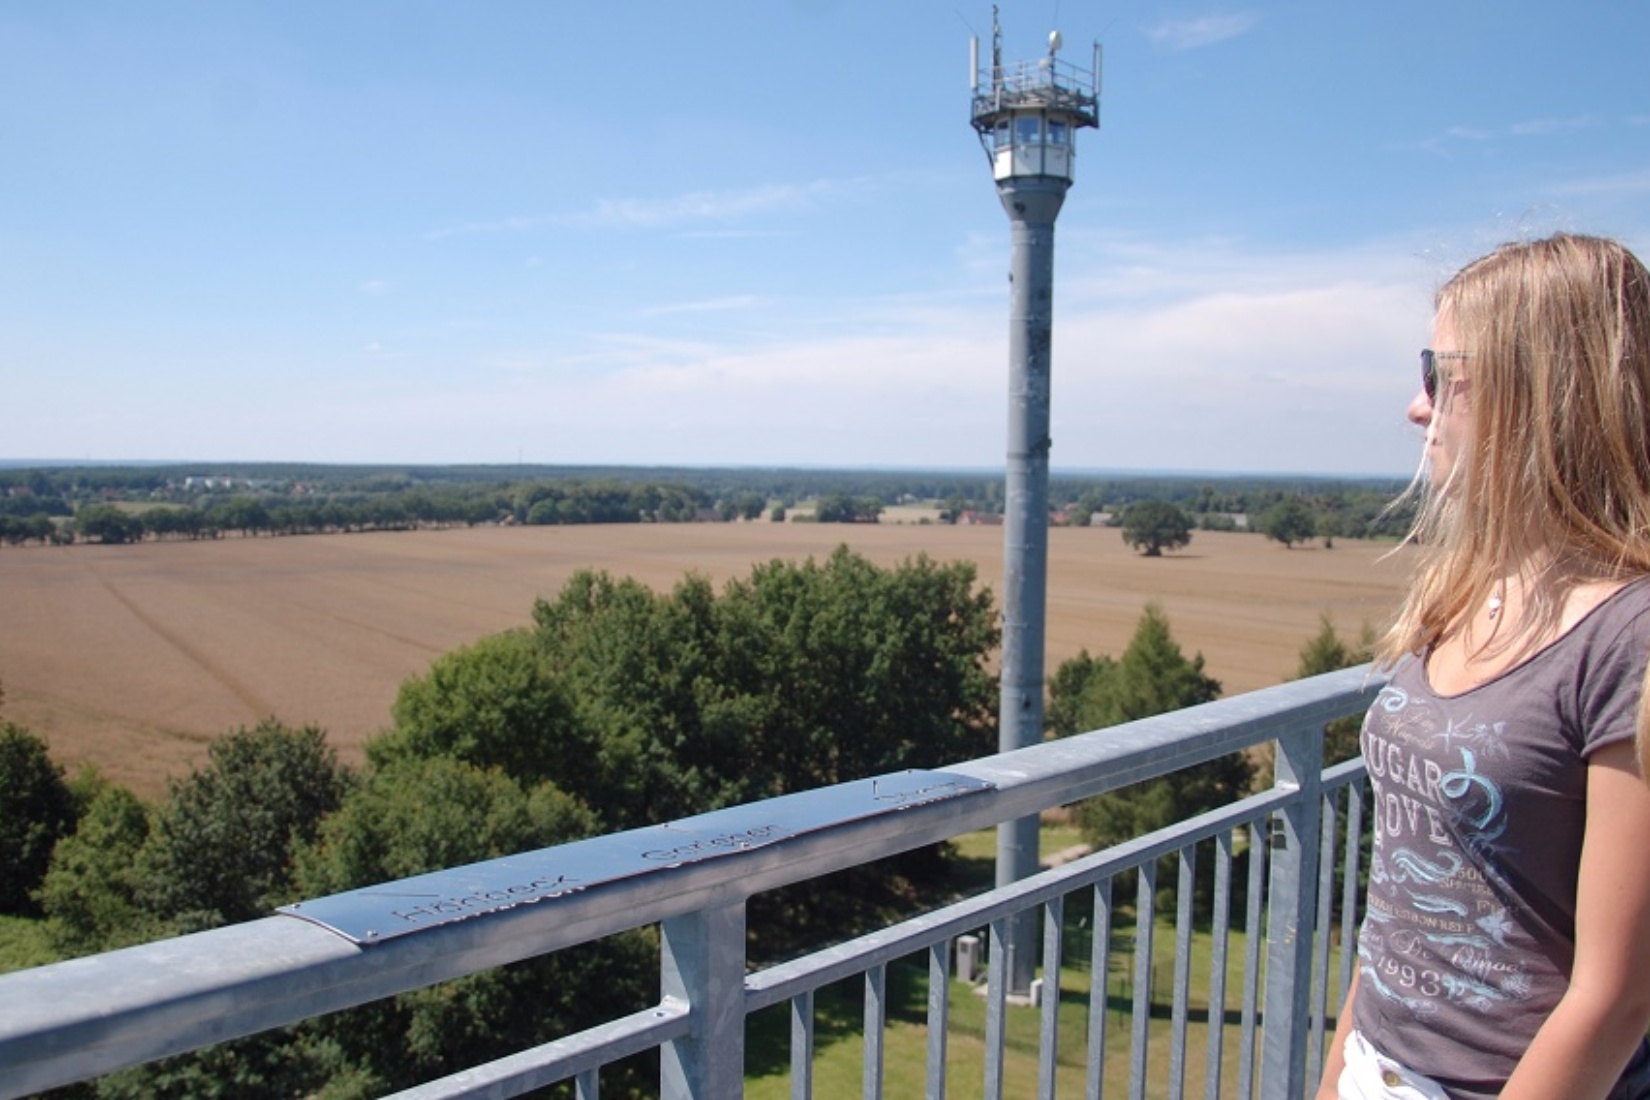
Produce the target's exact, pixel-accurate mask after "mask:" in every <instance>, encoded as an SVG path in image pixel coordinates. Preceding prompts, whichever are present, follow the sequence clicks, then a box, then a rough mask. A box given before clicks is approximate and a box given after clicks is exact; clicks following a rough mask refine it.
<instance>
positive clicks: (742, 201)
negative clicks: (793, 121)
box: [563, 179, 868, 229]
mask: <svg viewBox="0 0 1650 1100" xmlns="http://www.w3.org/2000/svg"><path fill="white" fill-rule="evenodd" d="M867 183H868V181H866V180H864V179H858V180H815V181H813V182H811V183H801V184H767V185H765V186H761V187H750V188H743V189H739V190H732V191H693V192H689V193H688V194H685V195H674V196H670V197H667V198H658V199H638V198H613V199H599V200H597V202H596V206H595V208H594V209H592V210H588V211H585V212H584V213H581V214H575V215H572V216H570V217H568V218H565V219H563V220H564V221H566V222H567V223H568V224H571V225H576V226H579V227H581V228H609V227H618V228H626V229H655V228H659V227H662V226H673V225H681V224H693V223H703V222H725V221H734V220H737V219H740V218H747V217H751V216H752V215H757V214H767V213H772V212H774V211H793V210H803V209H806V208H808V207H810V206H813V205H815V204H818V203H820V202H823V201H827V200H829V199H832V198H834V197H836V196H838V195H841V194H844V193H849V192H853V191H858V190H862V189H864V188H865V187H866V186H867Z"/></svg>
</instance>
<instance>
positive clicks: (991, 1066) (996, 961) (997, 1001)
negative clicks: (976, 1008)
mask: <svg viewBox="0 0 1650 1100" xmlns="http://www.w3.org/2000/svg"><path fill="white" fill-rule="evenodd" d="M988 943H989V946H988V951H989V952H990V957H989V958H988V959H987V960H986V967H985V1100H1003V1058H1004V1056H1005V1053H1006V1050H1005V1048H1006V1043H1007V1024H1008V976H1009V975H1008V921H1007V920H1006V919H1005V918H998V919H997V920H994V921H992V922H991V938H990V940H989V941H988Z"/></svg>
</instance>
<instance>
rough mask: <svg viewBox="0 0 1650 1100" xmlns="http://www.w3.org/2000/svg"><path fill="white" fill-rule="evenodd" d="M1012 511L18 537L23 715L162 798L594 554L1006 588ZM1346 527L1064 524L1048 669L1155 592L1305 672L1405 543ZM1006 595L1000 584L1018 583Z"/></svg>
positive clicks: (1228, 675)
mask: <svg viewBox="0 0 1650 1100" xmlns="http://www.w3.org/2000/svg"><path fill="white" fill-rule="evenodd" d="M1002 542H1003V533H1002V529H1001V528H993V527H949V526H926V525H922V526H919V525H913V524H897V525H896V524H889V525H868V526H836V525H831V526H820V525H814V524H795V523H783V524H780V523H769V522H766V521H759V522H754V523H734V524H685V525H677V524H672V525H657V526H656V525H642V524H634V525H613V526H586V527H521V528H509V527H489V528H474V529H453V530H438V531H419V532H396V533H380V534H352V535H323V536H306V537H298V538H256V539H223V540H218V541H203V542H176V543H145V544H142V545H137V546H109V547H105V546H93V545H86V546H71V547H59V548H24V549H19V550H15V551H14V550H6V551H4V552H0V685H3V688H4V691H5V702H4V707H5V712H4V714H5V718H6V719H8V720H10V721H13V722H16V723H18V724H20V725H24V726H27V727H28V728H30V729H31V730H32V731H33V732H35V733H36V734H39V735H40V736H42V737H44V738H45V739H46V740H47V742H48V743H49V744H50V746H51V751H52V755H53V757H54V758H55V759H56V760H57V761H59V762H60V763H62V764H63V765H65V766H66V767H68V768H69V769H70V770H71V771H72V770H74V769H76V768H78V767H79V766H80V765H82V764H87V763H91V764H95V765H96V766H97V767H98V768H99V769H101V770H102V771H103V772H104V774H106V775H108V776H109V777H110V778H111V779H114V780H116V781H117V782H120V783H123V784H126V785H128V786H130V787H132V788H133V789H134V790H136V791H137V792H138V793H140V794H143V795H146V796H154V795H157V794H159V793H161V792H162V791H164V789H165V782H166V778H167V777H168V776H181V775H183V774H186V773H187V771H188V769H189V768H190V767H191V766H192V765H196V764H198V763H200V762H201V761H202V760H203V759H204V755H205V747H206V746H207V745H208V744H209V743H210V742H211V741H212V739H213V738H215V737H217V736H219V735H220V734H222V733H224V732H226V731H228V730H232V729H235V728H236V727H239V726H242V725H250V724H253V723H255V722H257V721H258V720H259V719H261V718H265V717H269V716H274V717H276V718H279V719H281V720H282V721H285V722H288V723H293V724H302V723H308V722H314V723H316V724H318V725H320V726H321V727H322V728H324V729H325V730H326V731H327V733H328V737H329V739H330V741H331V743H332V744H333V745H334V746H336V747H337V749H338V751H339V755H340V756H341V757H342V758H343V759H344V760H346V761H349V762H352V763H354V762H359V761H360V760H361V759H362V746H363V744H364V743H365V742H366V741H367V740H368V739H370V738H371V737H372V736H373V735H374V734H375V733H376V732H377V731H379V730H380V729H382V728H383V727H384V726H386V725H387V724H388V723H389V714H390V704H391V702H392V701H393V700H394V698H395V694H396V690H397V688H398V687H399V685H400V684H401V683H402V681H403V680H405V679H406V678H407V677H409V676H413V675H416V674H419V673H421V672H423V671H424V670H425V669H426V668H427V667H428V666H429V664H430V662H431V661H432V660H433V659H434V658H436V657H438V656H440V655H441V654H443V653H445V652H447V651H449V650H452V649H455V648H457V647H459V646H462V645H465V644H467V643H469V642H473V641H475V640H476V639H477V638H479V637H481V636H483V635H486V634H490V633H494V632H497V631H500V630H505V629H509V628H511V627H518V626H524V625H527V624H528V623H529V621H530V616H531V610H532V604H533V600H534V598H535V597H537V596H540V595H545V596H549V595H553V594H554V593H556V592H557V591H558V590H559V589H560V587H561V586H562V584H563V583H564V582H565V581H566V579H567V578H568V577H569V576H570V575H571V574H573V573H574V572H575V571H577V570H579V569H584V568H595V569H602V570H606V571H607V572H609V573H611V574H613V575H615V576H632V577H635V578H637V579H639V580H641V581H643V582H644V583H646V584H648V585H650V586H652V587H653V588H655V589H658V590H668V589H669V588H670V587H671V586H672V585H673V584H674V583H675V582H676V581H677V580H679V579H680V578H681V577H682V576H683V575H684V574H686V573H688V572H690V571H692V572H697V573H699V574H701V575H703V576H705V577H708V578H709V579H710V580H712V581H713V582H715V583H717V584H718V585H720V584H721V583H722V582H724V581H726V580H728V579H730V578H733V577H742V576H745V575H746V574H747V573H748V572H749V570H750V567H751V566H752V565H753V564H755V563H757V562H764V561H768V560H771V559H774V558H785V559H796V560H800V559H803V558H806V557H808V556H810V555H812V556H814V557H816V558H823V557H824V556H825V555H827V554H829V553H830V552H831V550H832V549H833V548H835V547H836V546H837V545H839V544H841V543H847V544H848V545H850V546H851V547H853V549H855V550H856V551H858V552H860V553H861V554H863V555H865V556H866V557H867V558H869V559H871V560H872V561H875V562H877V563H879V564H884V565H892V564H895V563H897V562H899V561H902V560H905V559H907V558H910V557H913V556H915V555H917V554H919V553H926V554H928V555H929V556H930V557H932V558H935V559H937V560H941V561H954V560H959V559H961V560H966V561H971V562H974V563H975V564H976V566H977V567H978V570H979V577H980V582H981V584H982V585H984V586H985V587H989V588H991V589H993V590H994V591H998V592H999V593H1000V589H1001V577H1002V558H1003V548H1002ZM1390 551H1391V547H1390V546H1389V545H1376V544H1370V543H1360V542H1353V541H1347V540H1343V541H1340V542H1337V544H1336V547H1335V549H1334V550H1324V549H1321V548H1319V547H1317V546H1313V547H1309V548H1297V549H1294V550H1285V549H1284V548H1282V547H1281V546H1278V545H1277V544H1275V543H1272V542H1268V541H1266V540H1264V539H1262V538H1260V537H1259V536H1257V535H1245V534H1222V533H1214V532H1198V533H1197V534H1196V535H1195V536H1194V537H1193V540H1192V543H1191V546H1190V547H1188V548H1187V549H1186V550H1185V551H1183V552H1181V553H1177V554H1172V555H1167V556H1165V557H1162V558H1142V557H1140V556H1138V555H1136V554H1134V553H1133V552H1131V551H1130V550H1129V549H1128V548H1127V547H1126V546H1125V545H1124V544H1123V541H1122V539H1121V538H1119V536H1118V532H1116V531H1115V530H1108V529H1071V528H1056V529H1054V530H1052V531H1051V532H1050V540H1049V612H1048V642H1047V662H1048V671H1049V672H1052V671H1053V670H1054V668H1055V667H1056V666H1057V665H1058V664H1059V662H1060V661H1062V660H1064V659H1065V658H1067V657H1070V656H1072V655H1073V654H1075V653H1076V652H1077V651H1078V650H1079V649H1081V648H1085V647H1086V648H1087V649H1088V650H1089V651H1090V652H1091V653H1097V654H1098V653H1110V654H1114V655H1115V654H1117V653H1119V652H1120V651H1121V650H1122V649H1123V647H1124V646H1125V645H1126V644H1127V643H1128V639H1129V636H1130V634H1131V633H1132V632H1133V630H1134V626H1135V622H1136V620H1137V619H1138V618H1139V616H1140V612H1141V609H1142V608H1143V607H1144V605H1145V604H1146V602H1147V601H1148V600H1157V601H1158V602H1159V603H1160V604H1161V605H1162V606H1163V608H1164V609H1165V611H1166V612H1167V613H1168V616H1169V620H1170V623H1171V625H1172V627H1173V629H1174V634H1175V638H1176V640H1178V641H1179V642H1180V644H1181V646H1182V647H1183V648H1184V649H1185V650H1186V651H1187V653H1188V654H1190V653H1192V652H1194V651H1195V652H1201V653H1202V654H1203V655H1204V657H1205V659H1206V660H1207V663H1208V671H1209V673H1210V674H1211V675H1213V676H1214V677H1216V678H1217V679H1219V680H1220V681H1221V682H1222V684H1224V685H1225V688H1226V691H1227V693H1228V694H1233V693H1237V692H1242V691H1251V690H1254V689H1256V688H1260V687H1266V686H1269V685H1272V684H1276V683H1279V682H1281V681H1283V680H1284V679H1287V678H1288V677H1289V676H1290V675H1291V673H1292V672H1293V670H1294V668H1295V666H1296V662H1297V659H1298V654H1299V651H1300V648H1301V645H1302V644H1303V643H1304V642H1305V641H1306V640H1307V638H1309V637H1310V636H1311V635H1312V634H1313V633H1315V632H1316V630H1317V628H1318V617H1319V615H1320V614H1321V613H1324V612H1328V613H1329V614H1331V615H1333V616H1334V619H1335V622H1336V624H1337V625H1338V626H1339V627H1340V628H1341V630H1342V632H1343V634H1350V633H1353V632H1355V631H1356V630H1357V629H1358V628H1359V627H1360V626H1361V625H1362V624H1363V623H1365V622H1369V623H1371V624H1372V625H1375V626H1377V627H1380V626H1383V625H1384V624H1385V622H1386V620H1387V618H1388V617H1389V616H1390V615H1391V614H1392V612H1393V611H1394V610H1395V608H1396V606H1397V600H1398V597H1399V592H1400V587H1401V584H1402V581H1403V578H1404V576H1405V574H1406V571H1407V568H1408V560H1407V559H1408V556H1409V555H1408V553H1407V552H1400V553H1398V554H1395V555H1391V556H1387V555H1388V554H1389V553H1390ZM999 598H1000V597H999Z"/></svg>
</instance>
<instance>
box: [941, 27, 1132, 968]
mask: <svg viewBox="0 0 1650 1100" xmlns="http://www.w3.org/2000/svg"><path fill="white" fill-rule="evenodd" d="M1061 45H1062V42H1061V39H1060V32H1059V31H1055V32H1053V33H1052V34H1050V35H1049V37H1048V53H1047V55H1046V56H1043V57H1040V58H1038V59H1037V60H1035V61H1027V62H1020V63H1018V64H1016V65H1014V66H1013V67H1006V66H1004V64H1003V58H1002V27H1001V24H1000V23H999V22H998V18H997V9H996V8H995V7H993V8H992V16H991V64H990V68H989V69H986V70H984V71H982V70H981V68H980V43H979V39H977V38H976V39H972V40H971V41H970V44H969V47H970V48H969V53H970V57H969V68H970V71H971V77H972V81H973V111H972V115H973V118H972V121H973V124H974V129H975V130H976V131H978V132H979V137H980V144H981V145H982V146H984V148H985V153H986V158H987V159H988V160H989V162H990V164H991V176H992V179H994V180H995V181H996V183H997V197H998V198H1000V199H1001V200H1002V204H1003V209H1004V210H1005V211H1006V212H1007V213H1008V218H1009V221H1010V223H1011V224H1012V227H1013V237H1014V251H1013V259H1012V261H1011V264H1010V268H1009V280H1010V284H1011V288H1012V289H1011V293H1010V307H1009V328H1008V471H1007V487H1006V489H1007V491H1006V493H1005V495H1004V513H1003V529H1004V531H1003V572H1004V576H1003V658H1002V701H1001V725H1000V727H999V732H998V747H999V748H1000V749H1001V750H1002V751H1004V752H1007V751H1010V750H1013V749H1019V748H1025V747H1027V746H1029V745H1035V744H1037V743H1038V742H1039V741H1041V740H1042V737H1043V679H1044V672H1043V635H1044V618H1045V607H1046V604H1047V592H1048V460H1049V447H1050V445H1051V442H1052V441H1051V440H1050V439H1049V388H1050V387H1049V380H1050V372H1049V365H1050V354H1049V352H1050V345H1051V341H1052V328H1053V310H1052V305H1053V298H1054V219H1055V218H1056V217H1058V216H1059V213H1060V207H1061V205H1062V204H1063V203H1064V202H1065V198H1066V190H1067V189H1068V188H1070V187H1071V184H1072V170H1073V167H1074V165H1075V161H1076V155H1077V147H1076V143H1075V140H1074V139H1075V137H1076V134H1077V131H1078V130H1081V129H1083V128H1085V127H1092V128H1095V129H1098V128H1099V126H1100V44H1099V43H1098V42H1096V43H1095V44H1094V60H1093V67H1092V68H1091V69H1088V70H1083V69H1080V68H1077V67H1076V66H1074V65H1071V64H1068V63H1067V62H1064V61H1062V60H1060V58H1059V51H1060V48H1061ZM1037 828H1038V820H1037V818H1036V817H1027V818H1021V819H1019V820H1017V821H1009V822H1004V823H1003V824H1002V825H999V826H998V827H997V885H998V886H1006V885H1008V884H1010V883H1013V882H1016V881H1018V880H1020V879H1022V878H1026V877H1028V876H1030V875H1033V874H1035V873H1036V872H1037V866H1038V860H1037ZM1008 940H1009V942H1008V943H1007V944H1005V945H1004V946H1005V947H1006V948H1007V951H1006V955H1007V959H1006V960H1005V961H1006V967H1007V969H1006V972H1005V974H1006V977H1007V980H1008V989H1009V990H1010V991H1011V992H1012V993H1015V994H1025V993H1026V992H1028V991H1029V989H1030V986H1031V978H1032V973H1033V970H1034V968H1035V964H1036V927H1035V921H1033V920H1030V919H1025V918H1023V917H1022V918H1021V919H1019V920H1018V922H1017V923H1016V924H1015V925H1014V926H1012V927H1011V928H1010V929H1009V936H1008Z"/></svg>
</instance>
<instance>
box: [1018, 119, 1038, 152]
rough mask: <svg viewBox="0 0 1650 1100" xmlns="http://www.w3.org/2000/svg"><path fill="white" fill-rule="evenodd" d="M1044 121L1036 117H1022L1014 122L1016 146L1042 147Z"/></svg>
mask: <svg viewBox="0 0 1650 1100" xmlns="http://www.w3.org/2000/svg"><path fill="white" fill-rule="evenodd" d="M1042 130H1043V120H1042V119H1040V118H1038V117H1037V116H1036V115H1021V116H1020V117H1019V118H1017V119H1015V120H1014V144H1016V145H1041V144H1042V141H1043V134H1042Z"/></svg>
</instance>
